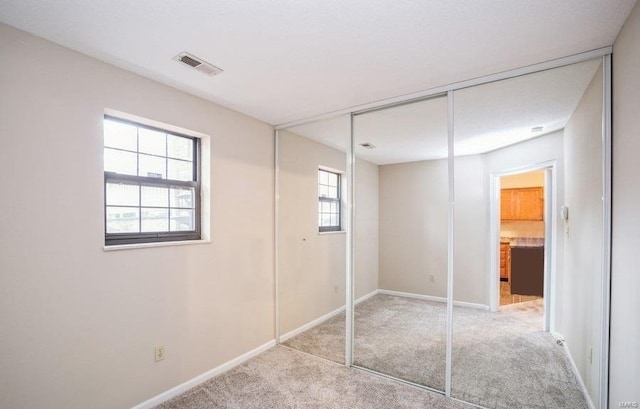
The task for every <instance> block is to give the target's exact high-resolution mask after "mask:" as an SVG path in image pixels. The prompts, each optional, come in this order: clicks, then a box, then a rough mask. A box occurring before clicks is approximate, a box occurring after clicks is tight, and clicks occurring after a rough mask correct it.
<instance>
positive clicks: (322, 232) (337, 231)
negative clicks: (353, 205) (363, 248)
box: [318, 230, 347, 236]
mask: <svg viewBox="0 0 640 409" xmlns="http://www.w3.org/2000/svg"><path fill="white" fill-rule="evenodd" d="M346 233H347V231H346V230H335V231H319V232H318V236H325V235H327V234H346Z"/></svg>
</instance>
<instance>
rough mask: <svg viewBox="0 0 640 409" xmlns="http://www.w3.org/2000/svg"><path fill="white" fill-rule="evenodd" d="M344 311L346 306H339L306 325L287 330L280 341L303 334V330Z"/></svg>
mask: <svg viewBox="0 0 640 409" xmlns="http://www.w3.org/2000/svg"><path fill="white" fill-rule="evenodd" d="M343 311H344V306H342V307H340V308H337V309H335V310H333V311H331V312H328V313H326V314H324V315H323V316H321V317H318V318H316V319H315V320H313V321H309V322H307V323H306V324H304V325H302V326H300V327H298V328H296V329H294V330H292V331H289V332H287V333H286V334H282V335H280V342H285V341H287V340H289V339H291V338H293V337H295V336H296V335H298V334H301V333H303V332H305V331H307V330H309V329H311V328H313V327H315V326H316V325H320V324H322V323H323V322H325V321H327V320H329V319H331V318H333V317H335V316H336V315H338V314H340V313H341V312H343Z"/></svg>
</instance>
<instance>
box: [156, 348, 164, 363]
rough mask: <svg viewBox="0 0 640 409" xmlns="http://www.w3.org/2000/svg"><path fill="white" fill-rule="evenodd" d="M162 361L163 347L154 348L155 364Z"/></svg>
mask: <svg viewBox="0 0 640 409" xmlns="http://www.w3.org/2000/svg"><path fill="white" fill-rule="evenodd" d="M163 359H164V345H157V346H156V362H160V361H162V360H163Z"/></svg>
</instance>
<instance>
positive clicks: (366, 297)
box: [354, 290, 380, 305]
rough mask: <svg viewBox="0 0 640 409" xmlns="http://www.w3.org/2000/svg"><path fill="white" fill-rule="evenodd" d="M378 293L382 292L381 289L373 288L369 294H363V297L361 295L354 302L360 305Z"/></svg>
mask: <svg viewBox="0 0 640 409" xmlns="http://www.w3.org/2000/svg"><path fill="white" fill-rule="evenodd" d="M376 294H380V290H373V291H371V292H370V293H369V294H365V295H363V296H362V297H360V298H358V299H357V300H355V302H354V304H355V305H358V304H360V303H361V302H363V301H367V300H368V299H369V298H371V297H373V296H374V295H376Z"/></svg>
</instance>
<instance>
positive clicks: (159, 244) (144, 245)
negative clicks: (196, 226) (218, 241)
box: [103, 239, 211, 251]
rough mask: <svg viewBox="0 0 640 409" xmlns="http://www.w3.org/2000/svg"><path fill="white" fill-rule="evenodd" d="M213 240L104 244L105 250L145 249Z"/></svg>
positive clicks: (205, 242)
mask: <svg viewBox="0 0 640 409" xmlns="http://www.w3.org/2000/svg"><path fill="white" fill-rule="evenodd" d="M207 243H211V240H204V239H202V240H182V241H160V242H156V243H136V244H117V245H115V246H103V249H104V251H116V250H133V249H144V248H149V247H170V246H187V245H189V244H207Z"/></svg>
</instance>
